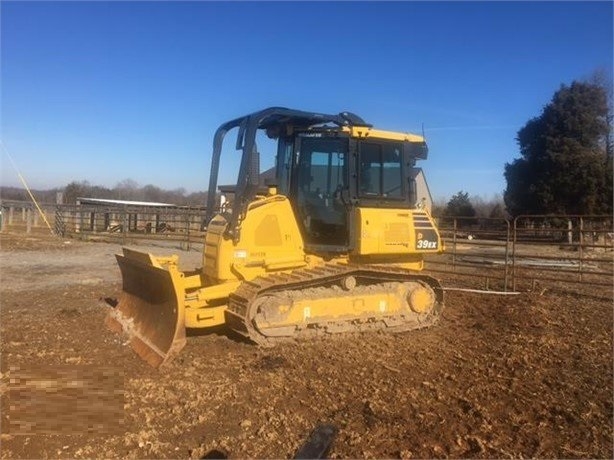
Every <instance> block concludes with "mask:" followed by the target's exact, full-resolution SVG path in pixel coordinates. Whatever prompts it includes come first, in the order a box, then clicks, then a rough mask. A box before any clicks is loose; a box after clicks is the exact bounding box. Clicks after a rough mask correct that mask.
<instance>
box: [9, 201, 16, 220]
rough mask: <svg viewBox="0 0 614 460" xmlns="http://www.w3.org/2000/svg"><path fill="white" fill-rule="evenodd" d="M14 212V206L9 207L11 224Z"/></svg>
mask: <svg viewBox="0 0 614 460" xmlns="http://www.w3.org/2000/svg"><path fill="white" fill-rule="evenodd" d="M14 214H15V206H11V207H9V225H13V217H14Z"/></svg>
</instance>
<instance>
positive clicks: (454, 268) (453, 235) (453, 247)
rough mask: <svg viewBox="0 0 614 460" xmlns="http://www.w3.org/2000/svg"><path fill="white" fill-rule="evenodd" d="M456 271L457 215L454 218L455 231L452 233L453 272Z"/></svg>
mask: <svg viewBox="0 0 614 460" xmlns="http://www.w3.org/2000/svg"><path fill="white" fill-rule="evenodd" d="M455 271H456V217H455V218H454V232H453V233H452V272H455Z"/></svg>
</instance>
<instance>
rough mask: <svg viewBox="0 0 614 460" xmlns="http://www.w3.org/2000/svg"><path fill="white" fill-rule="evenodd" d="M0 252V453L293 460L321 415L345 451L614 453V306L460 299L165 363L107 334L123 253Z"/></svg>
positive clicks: (7, 244)
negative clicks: (416, 324) (338, 332)
mask: <svg viewBox="0 0 614 460" xmlns="http://www.w3.org/2000/svg"><path fill="white" fill-rule="evenodd" d="M0 244H1V251H2V252H1V258H0V263H1V266H0V283H1V287H0V295H1V299H0V300H1V310H0V323H1V328H0V333H1V343H0V351H1V362H0V371H1V373H2V374H1V383H0V385H1V386H0V391H1V394H2V400H1V407H0V409H1V414H2V415H1V433H2V434H1V444H0V446H1V457H2V458H49V457H51V458H84V457H89V458H91V457H105V458H117V457H122V458H123V457H126V458H202V457H203V456H205V455H207V454H208V453H209V454H210V455H211V452H212V451H213V450H216V451H218V453H225V454H227V455H228V456H230V457H231V458H248V457H251V458H254V457H255V458H291V457H293V456H294V454H295V452H296V451H297V449H298V448H299V447H300V446H301V445H302V443H303V442H304V441H305V440H306V438H307V437H308V435H309V433H310V432H311V431H312V430H313V428H314V427H315V426H317V425H318V424H320V423H330V424H333V425H334V426H335V427H337V429H338V434H337V436H336V438H335V441H334V443H333V445H332V447H331V449H330V452H329V457H331V458H348V457H349V458H432V457H470V458H520V457H541V458H552V457H555V458H612V457H613V447H612V446H613V444H612V443H613V405H612V402H613V387H612V385H613V383H612V382H613V351H612V350H613V349H612V324H613V314H612V302H611V301H599V300H595V299H593V298H587V297H580V296H572V295H561V294H555V293H550V292H548V291H546V292H545V293H544V294H543V295H539V294H521V295H518V296H496V295H484V294H473V293H466V292H458V291H450V292H447V294H446V296H447V297H446V309H445V311H444V314H443V317H442V318H441V320H440V321H439V323H438V324H437V325H435V326H433V327H431V328H429V329H426V330H421V331H417V332H412V333H406V334H399V335H388V334H382V333H372V334H350V335H344V336H334V337H330V338H326V339H325V340H321V341H317V342H316V341H312V342H306V343H301V344H299V343H288V344H284V345H280V346H278V347H276V348H273V349H259V348H257V347H256V346H254V345H251V344H249V343H245V342H240V341H237V339H233V338H229V337H227V336H226V335H224V334H223V331H215V332H214V333H210V334H205V335H201V336H196V337H189V339H188V345H187V346H186V348H185V349H184V350H183V352H182V353H181V355H180V356H179V357H178V358H177V359H176V360H175V361H173V362H171V363H170V364H169V365H168V366H167V367H165V368H163V369H161V370H154V369H152V368H150V367H148V366H147V365H146V364H145V363H144V362H142V361H141V360H140V359H139V358H138V357H137V356H136V355H135V354H134V353H133V352H132V350H131V348H130V347H129V346H128V345H127V344H126V340H125V338H124V337H121V336H119V335H115V334H113V333H112V332H110V331H108V330H107V329H106V328H105V327H104V318H105V314H106V313H107V311H108V309H109V308H110V307H109V306H108V305H107V304H106V302H105V301H104V299H105V298H106V297H111V298H114V297H118V296H119V292H120V290H121V280H120V274H119V270H118V269H117V267H116V264H115V260H114V257H113V254H114V253H115V252H118V251H119V250H120V247H119V246H118V245H114V244H109V243H92V242H90V243H86V242H79V241H76V240H67V241H64V240H62V239H55V238H51V237H47V236H43V235H38V236H27V237H26V236H25V235H23V234H18V233H9V234H2V235H1V236H0ZM141 249H143V247H141ZM154 250H155V252H156V253H169V252H176V253H179V254H180V256H181V260H182V265H183V266H184V268H193V267H196V266H198V265H199V261H200V253H199V251H198V250H192V251H190V252H183V251H178V250H176V249H173V248H161V247H158V248H154ZM444 282H445V280H444ZM450 283H453V281H450Z"/></svg>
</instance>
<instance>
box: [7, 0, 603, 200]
mask: <svg viewBox="0 0 614 460" xmlns="http://www.w3.org/2000/svg"><path fill="white" fill-rule="evenodd" d="M0 8H1V10H0V15H1V19H0V20H1V24H0V26H1V40H2V42H1V52H2V54H1V77H2V80H1V96H2V99H1V109H2V113H1V115H2V119H1V129H2V131H1V138H2V143H3V145H4V148H5V149H7V150H8V151H9V152H10V154H11V156H12V157H13V158H14V159H15V162H16V163H17V165H18V167H19V168H20V170H21V173H22V174H23V176H24V177H25V178H26V180H27V181H28V183H29V185H30V186H31V187H32V188H35V189H36V188H38V189H42V188H51V187H56V186H63V185H66V184H68V183H69V182H70V181H72V180H87V181H89V182H90V183H92V184H96V185H103V186H107V187H113V186H114V185H115V184H116V183H117V182H119V181H121V180H123V179H126V178H130V179H133V180H135V181H136V182H137V183H138V184H139V185H146V184H154V185H157V186H160V187H162V188H167V189H176V188H179V187H183V188H185V189H186V190H187V191H188V192H193V191H199V190H205V189H206V188H207V184H208V169H209V164H210V157H211V149H212V137H213V133H214V131H215V129H216V128H217V126H218V125H219V124H221V123H222V122H224V121H226V120H229V119H231V118H235V117H237V116H240V115H244V114H246V113H249V112H252V111H255V110H259V109H261V108H264V107H268V106H273V105H277V106H285V107H291V108H297V109H304V110H312V111H318V112H329V113H337V112H340V111H343V110H349V111H352V112H355V113H357V114H359V115H360V116H362V117H363V118H364V119H366V120H367V121H368V122H370V123H372V124H374V125H375V126H376V127H378V128H381V129H390V130H398V131H405V132H417V133H420V132H421V131H422V126H424V131H425V134H426V137H427V141H428V143H429V148H430V155H429V159H428V160H426V161H423V162H422V163H421V164H420V166H422V167H423V168H424V170H425V172H426V175H427V178H428V181H429V185H430V188H431V192H432V194H433V196H434V197H435V198H436V199H443V198H449V197H450V196H451V195H453V194H454V193H456V192H458V191H459V190H465V191H467V192H469V193H470V195H479V196H482V197H483V198H486V199H489V198H491V197H493V196H494V195H495V194H497V193H501V192H502V191H503V189H504V188H505V180H504V178H503V167H504V164H505V163H506V162H510V161H512V160H513V159H514V158H515V157H517V156H518V147H517V144H516V141H515V137H516V133H517V131H518V129H520V128H521V127H522V126H523V125H524V124H525V123H526V122H527V121H528V120H529V119H530V118H532V117H535V116H538V115H539V114H540V112H541V110H542V108H543V106H544V105H545V104H547V103H548V102H549V100H550V99H551V97H552V95H553V93H554V92H555V91H556V90H557V89H558V88H559V87H560V85H561V84H569V83H571V82H572V81H573V80H575V79H586V78H589V77H590V76H591V74H592V73H593V72H594V71H595V70H597V69H602V70H603V69H605V70H606V71H607V72H609V73H611V72H612V66H613V62H612V61H613V33H612V28H613V26H612V24H613V14H612V3H611V2H577V3H576V2H509V3H507V2H390V3H382V2H379V3H375V2H357V3H350V2H339V3H337V2H334V3H333V2H301V3H297V2H287V3H286V2H270V3H262V2H259V3H232V2H223V3H216V2H186V3H172V2H135V3H118V2H40V3H38V2H36V3H30V2H9V1H3V2H2V4H1V6H0ZM267 149H270V146H269V145H265V146H261V151H262V152H263V155H264V156H265V160H264V164H265V166H266V165H267V164H272V152H267ZM225 153H226V154H225V156H224V157H223V159H222V171H221V175H220V182H222V183H232V182H234V177H235V174H236V165H237V160H238V158H237V155H236V154H235V152H234V151H228V152H225ZM1 158H2V163H1V174H0V184H2V185H16V186H18V185H19V180H18V178H17V174H16V173H15V171H14V169H13V168H12V166H11V164H10V162H9V161H8V160H7V156H6V154H5V153H4V152H3V153H2V156H1Z"/></svg>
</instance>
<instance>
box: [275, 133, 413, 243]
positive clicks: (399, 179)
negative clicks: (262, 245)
mask: <svg viewBox="0 0 614 460" xmlns="http://www.w3.org/2000/svg"><path fill="white" fill-rule="evenodd" d="M415 159H416V155H415V152H413V151H412V150H411V149H410V148H409V143H407V142H402V141H398V140H393V139H392V140H391V139H385V138H377V137H366V138H358V139H357V138H354V137H352V136H351V135H350V133H349V132H344V131H343V130H340V129H330V128H326V127H323V128H312V129H309V130H307V131H304V132H299V133H296V134H294V135H293V136H289V137H286V138H280V139H279V143H278V153H277V161H276V170H277V181H278V189H279V192H280V193H281V194H283V195H286V196H288V197H289V198H290V201H291V202H292V203H293V206H294V210H295V213H296V215H297V219H298V221H299V225H300V227H301V230H302V232H303V236H304V239H305V244H306V246H307V249H311V250H314V251H318V252H323V251H324V252H333V253H334V252H347V251H348V250H349V249H351V247H350V246H351V242H352V241H353V239H354V238H353V236H354V235H352V234H351V232H352V230H351V229H354V228H356V226H355V225H352V219H353V216H354V213H353V210H354V209H355V208H357V207H364V208H395V209H411V208H413V207H415V203H416V186H415V181H414V177H413V174H412V171H413V167H414V165H415Z"/></svg>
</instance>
